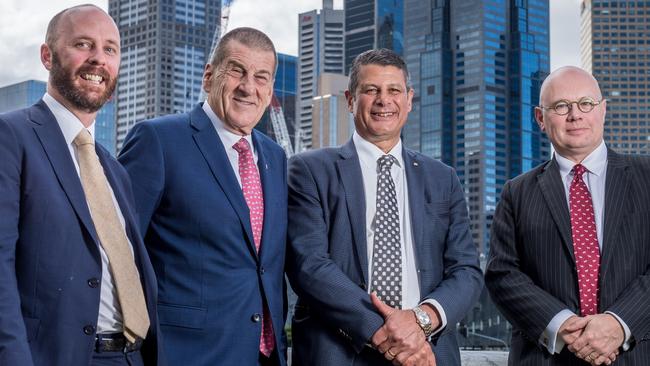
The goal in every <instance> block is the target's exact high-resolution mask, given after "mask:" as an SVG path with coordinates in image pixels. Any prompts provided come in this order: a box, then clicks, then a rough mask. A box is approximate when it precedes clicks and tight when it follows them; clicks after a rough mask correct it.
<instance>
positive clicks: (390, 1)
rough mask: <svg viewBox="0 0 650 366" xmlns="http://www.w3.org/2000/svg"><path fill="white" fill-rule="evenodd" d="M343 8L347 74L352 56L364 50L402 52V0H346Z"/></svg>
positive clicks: (352, 59)
mask: <svg viewBox="0 0 650 366" xmlns="http://www.w3.org/2000/svg"><path fill="white" fill-rule="evenodd" d="M429 1H430V0H429ZM429 1H422V2H424V3H428V2H429ZM343 8H344V10H345V73H346V74H347V73H348V72H349V70H350V67H351V66H352V61H354V58H355V57H357V55H359V54H360V53H362V52H364V51H367V50H370V49H374V48H389V49H391V50H393V51H395V52H397V53H398V54H400V55H401V54H402V49H403V45H404V1H402V0H345V2H344V6H343Z"/></svg>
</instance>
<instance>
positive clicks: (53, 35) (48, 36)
mask: <svg viewBox="0 0 650 366" xmlns="http://www.w3.org/2000/svg"><path fill="white" fill-rule="evenodd" d="M85 7H92V8H95V9H98V10H100V11H102V12H104V10H103V9H102V8H100V7H99V6H97V5H94V4H81V5H75V6H72V7H69V8H66V9H63V10H61V11H60V12H58V13H57V14H56V15H55V16H54V17H52V19H50V22H49V23H48V24H47V31H46V32H45V44H47V46H48V47H50V48H52V47H54V44H55V43H56V41H57V39H59V23H60V22H61V19H63V16H64V15H65V14H66V13H68V12H70V11H74V10H79V8H85Z"/></svg>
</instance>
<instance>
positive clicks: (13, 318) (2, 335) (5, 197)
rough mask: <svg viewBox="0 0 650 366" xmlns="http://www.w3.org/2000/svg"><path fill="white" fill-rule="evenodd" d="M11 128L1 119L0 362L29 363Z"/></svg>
mask: <svg viewBox="0 0 650 366" xmlns="http://www.w3.org/2000/svg"><path fill="white" fill-rule="evenodd" d="M19 151H20V149H19V146H18V143H17V138H16V136H15V134H14V133H13V130H12V129H11V128H10V127H9V125H7V123H5V122H4V121H3V120H1V119H0V365H7V366H23V365H32V364H33V361H32V355H31V351H30V349H29V345H28V344H27V331H26V330H25V323H24V322H23V316H22V312H21V310H20V294H19V293H18V284H17V278H16V276H17V275H16V246H17V245H18V239H19V231H18V222H19V219H20V217H19V216H20V180H21V179H20V176H21V164H22V162H21V156H20V155H21V154H20V152H19Z"/></svg>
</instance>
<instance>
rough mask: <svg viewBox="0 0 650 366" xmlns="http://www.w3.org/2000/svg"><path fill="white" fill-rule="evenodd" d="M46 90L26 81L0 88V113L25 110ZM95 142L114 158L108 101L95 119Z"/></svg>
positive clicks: (111, 110)
mask: <svg viewBox="0 0 650 366" xmlns="http://www.w3.org/2000/svg"><path fill="white" fill-rule="evenodd" d="M46 90H47V83H46V82H44V81H40V80H27V81H23V82H20V83H16V84H12V85H7V86H3V87H0V113H4V112H9V111H13V110H16V109H21V108H26V107H29V106H31V105H32V104H34V103H36V102H38V101H39V100H40V99H41V98H42V97H43V94H45V91H46ZM95 140H96V141H97V142H98V143H99V144H101V145H102V146H104V148H106V150H108V151H109V152H110V153H111V155H113V156H115V104H114V103H113V100H112V99H111V100H109V101H108V102H107V103H106V104H104V106H103V107H102V109H100V110H99V112H98V113H97V117H96V118H95Z"/></svg>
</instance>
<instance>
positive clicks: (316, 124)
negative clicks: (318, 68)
mask: <svg viewBox="0 0 650 366" xmlns="http://www.w3.org/2000/svg"><path fill="white" fill-rule="evenodd" d="M347 88H348V78H347V76H345V75H341V74H330V73H324V74H322V75H321V76H319V77H318V92H317V95H316V96H314V101H313V108H312V147H313V148H314V149H317V148H321V147H329V146H340V145H342V144H344V143H345V142H347V141H348V140H349V139H350V137H352V132H354V119H353V118H352V114H351V113H350V111H349V110H348V103H347V99H346V98H345V90H346V89H347Z"/></svg>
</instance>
